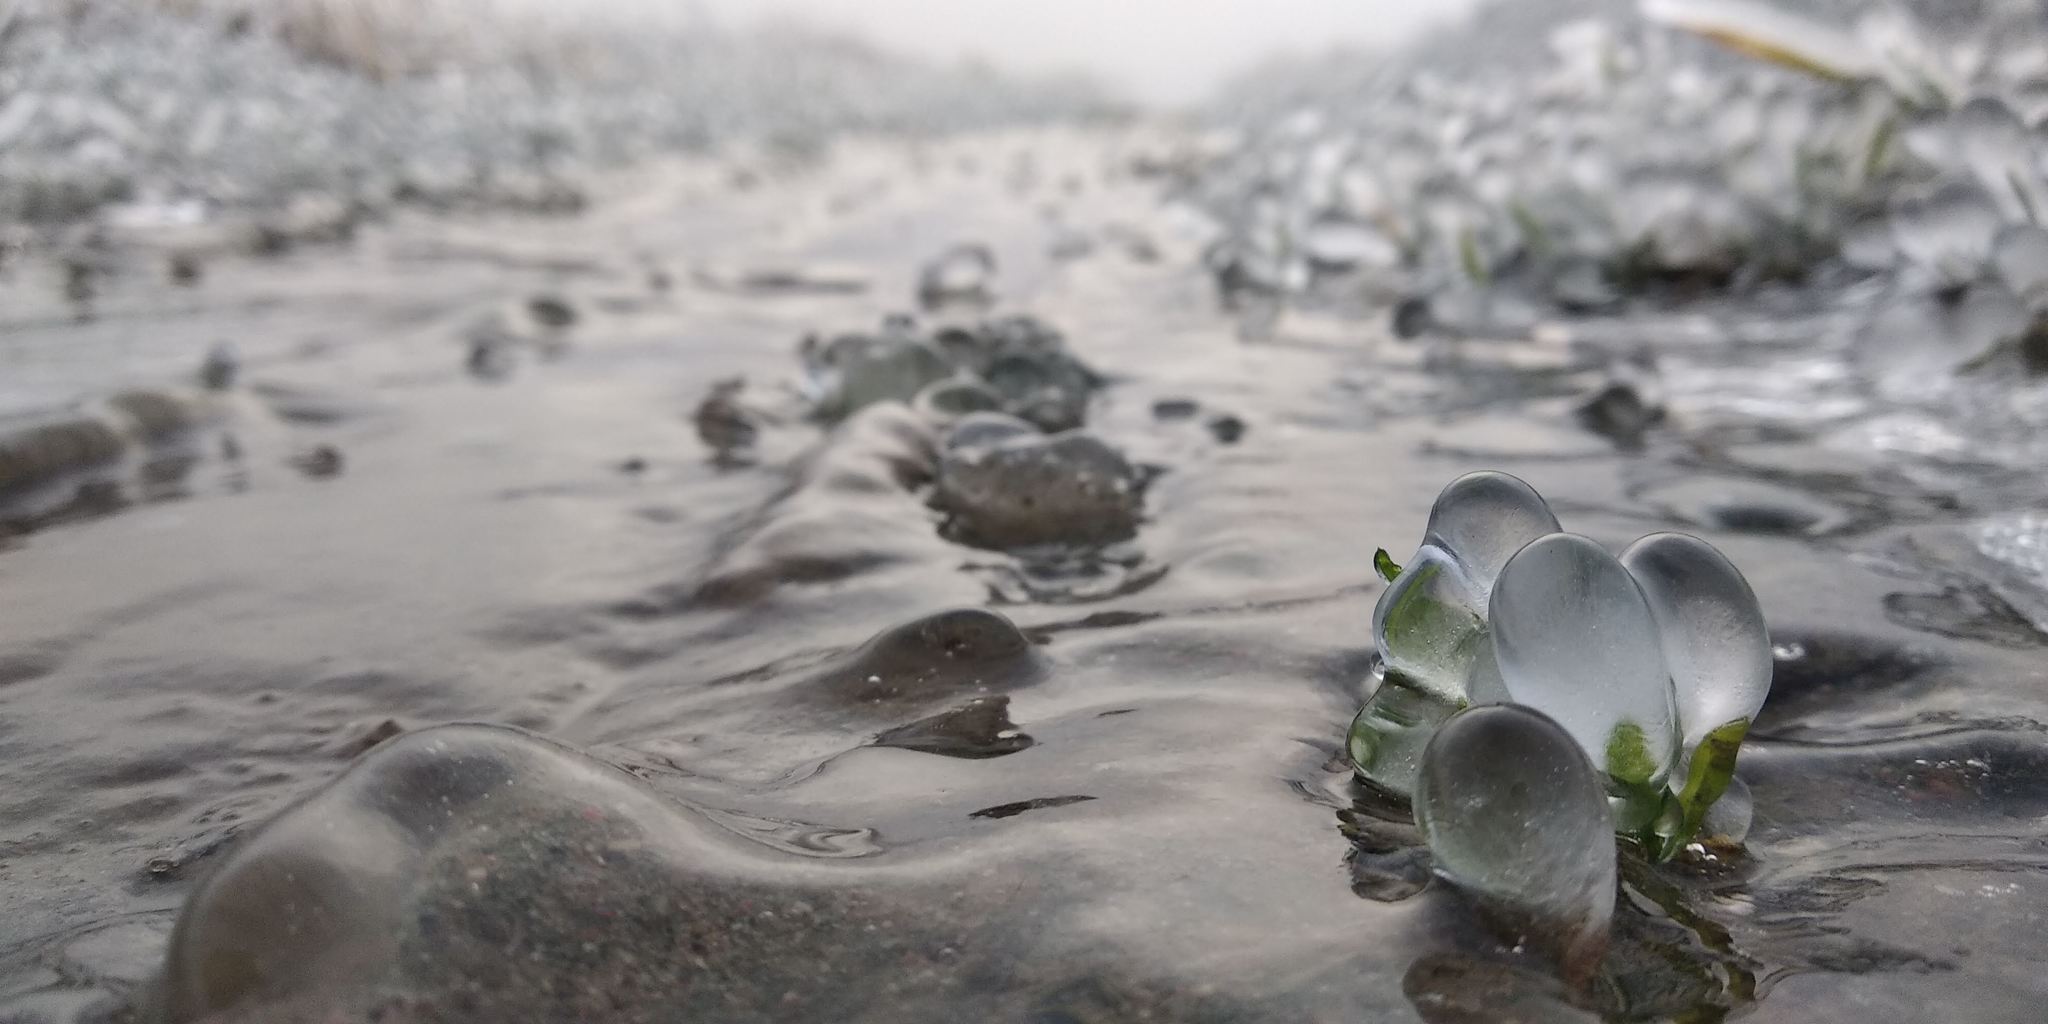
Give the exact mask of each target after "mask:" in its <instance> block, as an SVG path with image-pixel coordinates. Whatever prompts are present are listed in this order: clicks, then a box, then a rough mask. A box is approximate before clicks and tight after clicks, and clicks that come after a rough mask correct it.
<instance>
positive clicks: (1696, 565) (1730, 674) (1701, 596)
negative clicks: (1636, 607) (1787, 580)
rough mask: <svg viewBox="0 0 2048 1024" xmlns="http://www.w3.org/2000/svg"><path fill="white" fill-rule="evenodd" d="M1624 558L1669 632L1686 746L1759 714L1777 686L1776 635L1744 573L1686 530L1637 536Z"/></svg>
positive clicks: (1666, 642) (1668, 656)
mask: <svg viewBox="0 0 2048 1024" xmlns="http://www.w3.org/2000/svg"><path fill="white" fill-rule="evenodd" d="M1621 564H1622V565H1623V566H1625V567H1626V568H1627V569H1628V572H1629V574H1630V575H1631V576H1634V577H1635V580H1636V584H1637V586H1639V587H1641V588H1642V592H1643V596H1644V597H1645V598H1646V599H1648V601H1649V605H1650V613H1651V615H1652V616H1653V617H1654V618H1655V619H1656V621H1657V628H1658V632H1659V635H1660V636H1661V637H1662V638H1663V646H1664V664H1665V666H1666V667H1667V668H1668V669H1669V670H1670V673H1671V682H1672V686H1673V689H1674V691H1675V693H1676V695H1677V700H1678V721H1679V731H1680V734H1681V736H1682V737H1683V739H1684V743H1685V746H1684V749H1685V750H1687V751H1690V750H1692V749H1693V748H1695V747H1697V746H1698V745H1699V743H1700V741H1701V740H1703V739H1705V738H1706V736H1707V733H1709V732H1711V731H1713V730H1715V729H1718V728H1720V727H1722V726H1724V725H1726V724H1728V723H1730V722H1735V721H1749V720H1753V719H1754V718H1755V717H1756V713H1757V712H1758V711H1759V710H1761V709H1762V708H1763V706H1764V697H1765V696H1766V695H1768V694H1769V693H1770V690H1771V673H1772V670H1773V666H1772V663H1771V637H1770V632H1769V631H1768V630H1767V629H1766V628H1765V626H1764V613H1763V608H1762V607H1761V606H1759V605H1758V604H1757V600H1756V594H1755V593H1754V592H1752V591H1751V590H1750V588H1749V581H1748V580H1745V579H1743V577H1742V571H1741V570H1739V569H1737V568H1736V567H1735V565H1734V563H1732V562H1730V561H1728V558H1727V556H1725V555H1723V554H1721V552H1719V551H1717V550H1715V549H1714V546H1713V545H1711V544H1708V543H1707V542H1706V541H1703V540H1700V539H1699V538H1697V537H1690V536H1687V535H1685V534H1682V533H1657V534H1651V535H1650V536H1648V537H1644V538H1643V539H1641V540H1639V541H1636V542H1635V543H1634V544H1631V545H1629V548H1628V550H1627V551H1625V552H1623V553H1622V556H1621Z"/></svg>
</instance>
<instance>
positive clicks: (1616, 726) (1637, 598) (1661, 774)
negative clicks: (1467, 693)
mask: <svg viewBox="0 0 2048 1024" xmlns="http://www.w3.org/2000/svg"><path fill="white" fill-rule="evenodd" d="M1489 607H1490V609H1491V613H1492V614H1491V616H1490V617H1491V620H1492V627H1493V644H1494V653H1495V654H1496V656H1497V657H1498V658H1499V662H1500V670H1501V679H1502V682H1503V683H1504V684H1505V686H1506V687H1507V692H1508V694H1509V696H1510V697H1512V698H1513V699H1514V700H1515V701H1516V702H1518V703H1521V704H1527V705H1529V706H1530V707H1533V708H1536V709H1538V710H1541V711H1542V712H1544V713H1545V714H1547V715H1550V716H1551V717H1552V718H1554V719H1556V720H1557V722H1558V724H1559V725H1562V726H1564V728H1565V730H1566V731H1567V732H1569V733H1571V735H1572V736H1573V738H1575V739H1577V740H1578V741H1579V743H1580V744H1581V745H1582V746H1584V747H1585V748H1586V751H1587V752H1588V753H1589V754H1591V755H1592V758H1593V761H1594V763H1595V764H1597V765H1598V766H1599V767H1600V768H1601V769H1603V770H1604V771H1606V772H1607V774H1608V775H1610V776H1612V777H1613V778H1614V779H1615V780H1617V781H1619V782H1620V783H1622V784H1623V787H1624V789H1625V790H1640V791H1648V790H1651V789H1661V788H1662V786H1663V784H1664V781H1665V779H1666V778H1667V777H1668V776H1669V774H1670V772H1671V768H1672V766H1673V763H1674V762H1675V761H1676V759H1677V756H1678V728H1677V718H1678V715H1677V708H1676V705H1675V698H1674V695H1673V692H1672V687H1671V670H1670V669H1669V668H1668V667H1667V666H1666V665H1665V663H1664V651H1663V647H1662V644H1661V643H1660V641H1659V633H1658V629H1657V620H1656V618H1655V617H1654V616H1653V615H1652V614H1651V612H1650V606H1649V602H1648V601H1647V600H1646V599H1645V598H1644V596H1643V591H1642V588H1641V587H1640V586H1638V585H1637V583H1636V581H1635V578H1634V577H1633V576H1630V575H1629V572H1628V570H1627V569H1626V568H1624V567H1623V566H1622V564H1621V562H1619V561H1617V560H1616V559H1615V557H1614V556H1613V555H1611V554H1608V553H1607V549H1605V548H1603V547H1601V546H1600V545H1598V544H1596V543H1594V542H1593V541H1591V540H1588V539H1586V538H1584V537H1581V536H1578V535H1576V534H1569V533H1557V534H1552V535H1550V536H1548V537H1544V538H1542V539H1541V540H1538V541H1536V542H1535V543H1532V544H1530V545H1529V546H1528V547H1525V548H1523V549H1522V550H1521V552H1520V553H1519V554H1517V555H1515V557H1514V558H1512V559H1510V560H1509V561H1508V564H1507V568H1505V569H1503V570H1501V574H1500V580H1499V582H1497V583H1496V584H1495V585H1494V588H1493V601H1492V602H1491V604H1490V605H1489Z"/></svg>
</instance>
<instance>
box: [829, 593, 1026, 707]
mask: <svg viewBox="0 0 2048 1024" xmlns="http://www.w3.org/2000/svg"><path fill="white" fill-rule="evenodd" d="M1041 672H1043V667H1042V665H1041V664H1040V662H1039V660H1038V657H1037V655H1036V653H1035V652H1034V651H1033V650H1032V645H1031V641H1030V640H1029V639H1028V638H1026V637H1025V636H1024V633H1023V632H1022V631H1021V630H1019V629H1018V628H1017V627H1016V625H1015V624H1014V623H1012V622H1011V621H1010V620H1009V619H1008V618H1005V617H1004V616H1002V615H1000V614H998V613H996V612H992V611H988V610H985V609H981V608H960V609H955V610H953V611H946V612H939V613H938V614H936V615H928V616H926V617H924V618H921V619H918V620H916V621H914V622H908V623H905V624H903V625H901V626H895V627H893V628H890V629H887V630H884V631H882V632H881V633H880V634H878V635H876V636H875V638H874V639H872V640H869V641H868V642H867V643H866V644H863V645H862V646H861V648H860V650H858V651H856V652H854V655H853V657H852V659H851V660H850V661H849V662H848V663H847V664H845V665H843V666H840V667H837V668H834V669H832V670H830V671H828V672H827V673H825V675H824V676H823V678H821V679H819V680H818V684H817V685H818V687H819V688H820V689H822V690H824V691H825V692H828V693H830V694H832V695H833V696H834V697H835V698H838V699H840V700H844V701H847V702H852V703H860V704H876V703H886V702H898V701H901V702H923V701H928V700H933V699H944V698H946V697H955V696H958V695H965V694H972V693H975V692H976V691H987V690H995V689H1007V688H1009V687H1012V686H1018V685H1023V684H1026V683H1030V682H1032V681H1034V680H1035V679H1037V678H1038V676H1039V675H1040V673H1041ZM994 710H995V711H996V713H998V714H1004V715H1007V711H1005V710H1004V709H1003V708H1002V707H997V708H995V709H994Z"/></svg>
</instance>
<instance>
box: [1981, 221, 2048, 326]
mask: <svg viewBox="0 0 2048 1024" xmlns="http://www.w3.org/2000/svg"><path fill="white" fill-rule="evenodd" d="M1991 268H1992V270H1994V271H1996V272H1997V274H1998V278H1999V280H2001V281H2003V282H2005V286H2006V287H2007V288H2009V289H2011V290H2012V293H2013V294H2014V295H2016V296H2018V297H2019V300H2020V302H2021V303H2023V304H2025V306H2026V307H2027V309H2028V310H2029V311H2031V312H2033V313H2036V314H2038V313H2042V312H2044V311H2048V228H2042V227H2041V226H2039V225H2037V224H2013V225H2009V226H2007V227H2006V228H2005V230H2003V231H2000V232H1999V233H1998V238H1997V240H1996V241H1994V242H1993V243H1992V246H1991Z"/></svg>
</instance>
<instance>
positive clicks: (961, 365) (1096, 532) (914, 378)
mask: <svg viewBox="0 0 2048 1024" xmlns="http://www.w3.org/2000/svg"><path fill="white" fill-rule="evenodd" d="M803 357H804V369H805V390H806V391H807V393H808V394H809V396H810V397H811V399H812V401H813V405H812V411H813V413H814V415H816V416H818V417H820V418H822V419H826V420H828V421H836V420H839V419H842V418H844V417H846V416H848V415H850V414H852V413H854V412H856V411H858V410H860V409H862V408H865V407H867V406H870V405H874V404H876V403H878V402H886V401H898V402H904V403H906V404H908V405H910V406H911V408H912V409H914V410H916V411H917V412H919V413H920V414H922V415H923V416H924V418H925V419H926V420H928V421H930V422H932V423H933V424H935V425H936V426H938V427H939V429H940V434H939V436H940V438H941V440H940V444H939V459H938V472H937V478H936V480H935V481H934V485H933V494H932V504H933V506H934V507H936V508H937V509H939V510H940V511H941V512H943V513H945V514H946V515H947V516H948V522H947V524H946V530H947V532H948V533H949V534H951V535H952V536H953V537H954V538H955V539H958V540H962V541H964V542H967V543H970V544H975V545H977V546H983V547H989V548H1018V547H1024V546H1031V545H1038V544H1059V543H1070V542H1074V543H1114V542H1117V541H1122V540H1127V539H1129V538H1130V537H1131V536H1132V535H1133V534H1134V533H1135V532H1136V529H1137V523H1138V519H1139V515H1140V513H1141V511H1142V508H1143V504H1144V482H1145V481H1144V475H1143V474H1142V473H1141V472H1140V471H1139V470H1138V469H1136V468H1135V467H1133V466H1132V465H1131V464H1130V463H1129V462H1128V461H1126V459H1125V458H1124V456H1123V454H1122V453H1121V452H1119V451H1118V450H1117V449H1116V448H1115V447H1113V446H1111V445H1110V444H1109V443H1108V442H1106V441H1104V440H1102V439H1101V438H1100V437H1098V436H1096V435H1095V434H1093V433H1091V432H1089V431H1088V430H1086V429H1085V421H1086V418H1087V412H1088V404H1089V399H1090V396H1091V395H1093V393H1094V392H1095V390H1096V389H1097V388H1098V387H1099V386H1101V384H1102V378H1101V377H1100V376H1098V375H1097V374H1096V373H1095V371H1093V370H1091V369H1090V368H1089V367H1088V366H1087V364H1085V363H1083V362H1082V361H1081V360H1080V359H1078V358H1077V357H1075V356H1074V354H1073V353H1072V352H1071V351H1070V350H1069V349H1068V347H1067V344H1066V340H1065V338H1064V337H1063V336H1062V335H1061V334H1060V333H1059V332H1058V331H1057V330H1055V329H1053V328H1052V327H1051V326H1050V325H1048V324H1046V323H1044V322H1043V321H1040V320H1038V319H1035V318H1033V317H1029V316H1007V317H998V318H994V319H990V320H985V321H981V322H979V323H973V324H956V325H949V326H942V327H939V328H937V329H936V330H929V331H927V330H925V329H923V328H921V327H919V325H918V324H917V322H916V321H915V320H913V319H912V318H910V317H907V316H899V317H892V318H890V319H889V320H887V321H885V322H884V323H883V325H882V327H881V329H880V330H879V331H876V332H872V333H849V334H841V335H839V336H837V337H834V338H832V339H831V340H830V341H825V342H819V341H817V340H816V339H815V338H814V339H810V340H808V341H807V342H806V344H805V346H804V349H803Z"/></svg>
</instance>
